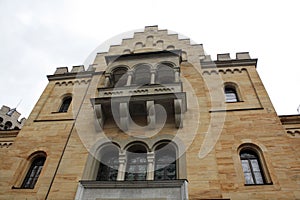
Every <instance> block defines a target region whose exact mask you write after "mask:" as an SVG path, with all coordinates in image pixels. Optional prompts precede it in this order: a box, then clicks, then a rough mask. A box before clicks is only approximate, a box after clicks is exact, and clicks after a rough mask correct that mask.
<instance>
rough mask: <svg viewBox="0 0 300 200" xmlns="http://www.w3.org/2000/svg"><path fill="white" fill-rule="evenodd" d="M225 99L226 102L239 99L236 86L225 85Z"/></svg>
mask: <svg viewBox="0 0 300 200" xmlns="http://www.w3.org/2000/svg"><path fill="white" fill-rule="evenodd" d="M225 101H226V102H238V101H239V99H238V96H237V93H236V90H235V88H233V87H229V86H226V87H225Z"/></svg>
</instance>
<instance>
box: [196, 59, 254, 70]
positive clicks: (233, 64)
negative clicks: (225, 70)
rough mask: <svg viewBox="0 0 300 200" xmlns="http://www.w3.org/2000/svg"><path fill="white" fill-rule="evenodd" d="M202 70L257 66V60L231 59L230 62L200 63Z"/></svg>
mask: <svg viewBox="0 0 300 200" xmlns="http://www.w3.org/2000/svg"><path fill="white" fill-rule="evenodd" d="M200 63H201V67H202V69H206V68H215V67H218V68H220V67H240V66H244V67H246V66H255V67H256V66H257V59H231V60H222V61H220V60H215V61H200Z"/></svg>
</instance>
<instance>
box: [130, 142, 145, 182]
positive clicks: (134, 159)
mask: <svg viewBox="0 0 300 200" xmlns="http://www.w3.org/2000/svg"><path fill="white" fill-rule="evenodd" d="M147 165H148V164H147V150H146V148H145V147H144V146H142V145H134V146H132V147H130V148H129V149H128V152H127V169H126V174H125V180H130V181H132V180H146V176H147Z"/></svg>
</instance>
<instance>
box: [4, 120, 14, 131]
mask: <svg viewBox="0 0 300 200" xmlns="http://www.w3.org/2000/svg"><path fill="white" fill-rule="evenodd" d="M11 127H12V123H11V122H10V121H7V122H5V125H4V130H8V129H10V128H11Z"/></svg>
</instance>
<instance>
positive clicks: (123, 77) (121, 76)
mask: <svg viewBox="0 0 300 200" xmlns="http://www.w3.org/2000/svg"><path fill="white" fill-rule="evenodd" d="M126 82H127V68H125V67H118V68H117V69H115V70H114V71H113V74H112V83H113V86H115V87H122V86H125V85H126Z"/></svg>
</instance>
